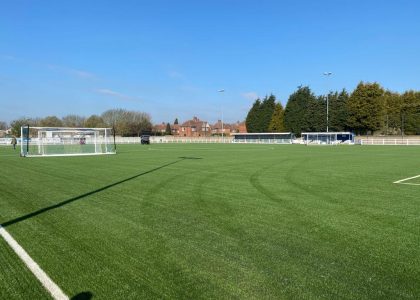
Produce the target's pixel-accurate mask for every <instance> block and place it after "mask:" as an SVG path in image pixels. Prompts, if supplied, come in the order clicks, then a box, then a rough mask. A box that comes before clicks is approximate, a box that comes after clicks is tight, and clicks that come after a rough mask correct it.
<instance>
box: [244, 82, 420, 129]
mask: <svg viewBox="0 0 420 300" xmlns="http://www.w3.org/2000/svg"><path fill="white" fill-rule="evenodd" d="M327 105H328V131H330V132H334V131H335V132H337V131H351V132H354V133H356V134H359V135H365V134H372V135H373V134H381V135H401V134H407V135H410V134H411V135H413V134H420V92H419V91H406V92H404V93H395V92H391V91H388V90H385V89H384V88H382V87H381V86H380V85H379V84H378V83H364V82H360V83H359V84H358V85H357V87H356V88H355V89H354V91H353V92H351V93H348V92H347V91H346V90H345V89H343V90H341V91H339V92H338V91H335V92H333V91H331V92H330V93H328V95H321V96H316V95H315V94H314V93H313V92H312V91H311V89H310V88H309V87H308V86H301V87H298V89H297V90H296V91H295V92H294V93H293V94H291V95H290V96H289V99H288V101H287V104H286V107H285V108H283V106H282V105H281V103H279V102H276V97H275V96H274V95H270V96H266V97H265V98H264V99H262V100H261V99H256V100H255V102H254V104H253V106H252V107H251V109H250V110H249V112H248V115H247V117H246V121H245V122H246V126H247V130H248V132H293V133H295V134H297V135H298V136H299V135H300V134H301V133H302V132H325V131H326V130H327Z"/></svg>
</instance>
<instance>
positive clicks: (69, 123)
mask: <svg viewBox="0 0 420 300" xmlns="http://www.w3.org/2000/svg"><path fill="white" fill-rule="evenodd" d="M61 120H62V122H63V126H65V127H83V126H84V123H85V117H82V116H78V115H67V116H65V117H63V118H62V119H61Z"/></svg>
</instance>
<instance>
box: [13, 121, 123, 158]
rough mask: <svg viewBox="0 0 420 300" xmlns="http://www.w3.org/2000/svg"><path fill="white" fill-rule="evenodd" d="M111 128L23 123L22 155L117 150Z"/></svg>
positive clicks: (81, 153)
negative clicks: (35, 125) (29, 124)
mask: <svg viewBox="0 0 420 300" xmlns="http://www.w3.org/2000/svg"><path fill="white" fill-rule="evenodd" d="M115 153H116V146H115V135H114V132H113V130H112V129H111V128H64V127H30V126H22V127H21V156H24V157H34V156H35V157H36V156H77V155H98V154H115Z"/></svg>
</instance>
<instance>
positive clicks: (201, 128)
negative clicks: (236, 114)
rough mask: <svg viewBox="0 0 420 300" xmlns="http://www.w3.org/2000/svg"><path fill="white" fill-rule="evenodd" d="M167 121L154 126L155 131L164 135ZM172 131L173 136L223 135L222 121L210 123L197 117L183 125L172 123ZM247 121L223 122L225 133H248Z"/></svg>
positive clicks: (227, 134)
mask: <svg viewBox="0 0 420 300" xmlns="http://www.w3.org/2000/svg"><path fill="white" fill-rule="evenodd" d="M166 125H167V124H166V123H164V122H162V124H157V125H154V126H153V131H154V132H156V133H158V134H162V135H164V134H165V133H166ZM171 132H172V135H173V136H184V137H199V136H201V137H202V136H212V135H222V121H221V120H218V121H217V122H216V123H215V124H213V125H210V124H209V123H208V122H207V121H201V120H200V119H199V118H197V117H193V118H192V119H191V120H188V121H186V122H184V123H182V124H181V125H179V124H171ZM246 132H247V131H246V126H245V122H239V121H238V122H236V123H233V124H229V123H223V134H224V135H226V136H229V135H232V134H233V133H246Z"/></svg>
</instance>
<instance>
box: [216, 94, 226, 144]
mask: <svg viewBox="0 0 420 300" xmlns="http://www.w3.org/2000/svg"><path fill="white" fill-rule="evenodd" d="M217 92H219V93H224V92H225V90H224V89H221V90H218V91H217ZM221 111H222V143H224V142H225V136H224V134H223V133H224V132H223V131H224V128H223V99H222V106H221Z"/></svg>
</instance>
